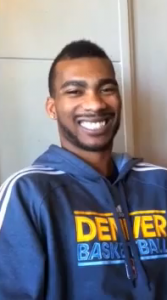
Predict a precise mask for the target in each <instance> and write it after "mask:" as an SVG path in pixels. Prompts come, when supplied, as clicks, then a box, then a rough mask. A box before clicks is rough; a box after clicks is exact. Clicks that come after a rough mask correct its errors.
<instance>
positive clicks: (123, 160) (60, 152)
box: [33, 145, 140, 181]
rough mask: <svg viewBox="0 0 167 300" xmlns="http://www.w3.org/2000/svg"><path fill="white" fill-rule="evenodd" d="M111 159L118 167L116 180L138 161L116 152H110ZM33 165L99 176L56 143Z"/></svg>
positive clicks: (81, 174) (94, 177) (93, 178)
mask: <svg viewBox="0 0 167 300" xmlns="http://www.w3.org/2000/svg"><path fill="white" fill-rule="evenodd" d="M111 159H113V161H114V163H115V165H116V167H117V169H118V173H119V176H118V179H117V181H119V180H121V179H122V178H123V177H124V176H126V174H127V173H128V172H129V171H130V170H131V169H132V168H133V167H134V166H135V165H136V164H137V163H138V162H139V161H140V159H136V158H131V157H130V156H129V155H128V154H117V153H112V154H111ZM33 165H43V166H45V167H49V168H53V169H55V170H60V171H63V172H65V173H68V174H71V175H73V176H79V177H83V178H84V179H87V180H91V181H96V180H97V179H98V178H99V177H101V175H100V174H99V173H98V172H97V171H96V170H94V169H93V168H92V167H91V166H89V165H88V164H86V163H85V162H84V161H83V160H81V159H80V158H78V157H77V156H76V155H74V154H72V153H71V152H69V151H67V150H65V149H63V148H60V147H59V146H56V145H51V146H50V147H49V149H48V150H47V151H46V152H44V153H43V154H42V155H41V156H40V157H39V158H38V159H37V160H35V162H34V163H33Z"/></svg>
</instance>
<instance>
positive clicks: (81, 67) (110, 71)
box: [56, 58, 115, 82]
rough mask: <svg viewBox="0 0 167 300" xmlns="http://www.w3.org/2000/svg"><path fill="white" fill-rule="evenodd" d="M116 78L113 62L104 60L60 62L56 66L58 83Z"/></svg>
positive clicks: (91, 59) (86, 59)
mask: <svg viewBox="0 0 167 300" xmlns="http://www.w3.org/2000/svg"><path fill="white" fill-rule="evenodd" d="M105 77H107V78H108V77H111V78H115V72H114V68H113V66H112V64H111V62H110V61H109V60H107V59H102V58H80V59H68V60H63V61H60V62H59V63H58V64H57V66H56V81H58V82H60V81H61V82H64V81H66V80H71V79H74V78H76V79H77V78H78V79H84V80H89V79H94V80H95V79H96V80H98V79H101V78H105Z"/></svg>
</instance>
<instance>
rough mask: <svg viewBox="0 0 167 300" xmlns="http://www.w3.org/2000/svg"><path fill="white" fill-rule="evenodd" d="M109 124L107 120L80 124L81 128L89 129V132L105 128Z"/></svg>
mask: <svg viewBox="0 0 167 300" xmlns="http://www.w3.org/2000/svg"><path fill="white" fill-rule="evenodd" d="M107 123H108V121H107V120H105V121H101V122H88V121H82V122H79V124H80V126H81V127H83V128H85V129H88V130H93V131H94V130H98V129H101V128H103V127H105V126H106V125H107Z"/></svg>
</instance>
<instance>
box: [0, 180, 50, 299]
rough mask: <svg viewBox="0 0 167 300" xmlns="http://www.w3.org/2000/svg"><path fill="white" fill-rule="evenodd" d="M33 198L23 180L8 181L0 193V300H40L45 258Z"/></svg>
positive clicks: (31, 192)
mask: <svg viewBox="0 0 167 300" xmlns="http://www.w3.org/2000/svg"><path fill="white" fill-rule="evenodd" d="M35 198H36V194H35V192H34V190H33V189H32V187H31V186H29V184H27V183H26V180H18V182H17V183H16V182H15V180H14V179H13V180H11V181H9V180H8V181H7V182H6V183H5V184H3V186H2V187H1V189H0V299H1V300H13V299H17V300H20V299H21V300H28V299H30V300H31V299H40V300H42V299H44V297H43V293H44V273H45V272H44V268H45V256H44V250H43V247H42V237H41V233H40V229H39V224H38V211H37V207H36V206H37V204H36V203H38V201H34V199H35ZM36 200H37V199H36ZM34 203H35V204H34Z"/></svg>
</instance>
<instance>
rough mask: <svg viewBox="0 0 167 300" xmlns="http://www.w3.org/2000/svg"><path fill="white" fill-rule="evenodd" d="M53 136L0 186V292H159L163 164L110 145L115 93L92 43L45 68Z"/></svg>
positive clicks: (165, 288) (107, 298) (84, 296)
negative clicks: (119, 151) (116, 150)
mask: <svg viewBox="0 0 167 300" xmlns="http://www.w3.org/2000/svg"><path fill="white" fill-rule="evenodd" d="M49 92H50V97H49V98H48V99H47V101H46V110H47V113H48V115H49V116H50V118H52V119H53V120H56V121H57V124H58V129H59V134H60V141H61V148H60V147H58V146H56V145H51V146H50V147H49V149H48V150H47V151H46V152H45V153H44V154H42V155H41V156H40V157H39V158H38V159H37V160H36V161H35V162H34V164H33V165H32V166H31V167H29V168H27V169H24V170H22V171H20V172H18V173H16V174H14V175H13V176H11V177H10V178H9V179H8V180H7V181H6V182H5V183H4V184H3V185H2V187H1V190H0V299H5V300H10V299H11V300H13V299H17V300H19V299H23V300H28V299H39V300H42V299H47V300H53V299H57V300H65V299H68V300H89V299H90V300H92V299H96V300H111V299H113V300H114V299H119V300H124V299H125V300H133V299H134V300H140V299H143V300H144V299H147V300H155V299H161V300H165V299H166V293H167V285H166V277H167V271H166V270H167V254H166V253H167V240H166V237H167V221H166V217H167V214H166V209H167V171H166V170H165V169H163V168H160V167H157V166H153V165H149V164H145V163H143V162H141V161H140V160H138V159H132V158H130V157H129V156H127V155H124V154H120V155H116V154H114V153H112V148H113V141H114V137H115V135H116V133H117V131H118V129H119V126H120V117H121V97H120V93H119V87H118V83H117V81H116V76H115V71H114V68H113V64H112V62H111V60H110V59H109V57H108V56H107V54H106V53H105V52H104V50H103V49H101V48H100V47H99V46H97V45H95V44H94V43H91V42H89V41H85V40H81V41H76V42H72V43H70V44H69V45H67V46H65V47H64V48H63V49H62V51H61V52H60V54H59V55H58V56H57V57H56V59H55V60H54V62H53V64H52V66H51V69H50V72H49Z"/></svg>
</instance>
